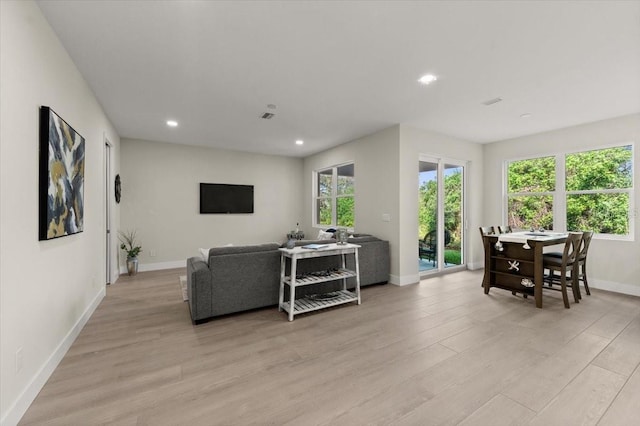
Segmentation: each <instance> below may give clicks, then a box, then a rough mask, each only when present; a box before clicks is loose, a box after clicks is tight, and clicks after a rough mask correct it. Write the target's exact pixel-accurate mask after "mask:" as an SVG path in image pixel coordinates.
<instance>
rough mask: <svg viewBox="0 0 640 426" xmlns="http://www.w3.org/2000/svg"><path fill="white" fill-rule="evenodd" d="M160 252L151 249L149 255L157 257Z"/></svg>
mask: <svg viewBox="0 0 640 426" xmlns="http://www.w3.org/2000/svg"><path fill="white" fill-rule="evenodd" d="M157 255H158V253H157V252H156V251H155V250H149V256H151V257H156V256H157Z"/></svg>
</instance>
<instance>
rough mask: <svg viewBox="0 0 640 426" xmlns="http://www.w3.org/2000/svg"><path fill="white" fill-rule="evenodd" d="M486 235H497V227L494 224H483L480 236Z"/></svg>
mask: <svg viewBox="0 0 640 426" xmlns="http://www.w3.org/2000/svg"><path fill="white" fill-rule="evenodd" d="M485 235H496V229H495V228H494V227H493V226H481V227H480V237H484V236H485Z"/></svg>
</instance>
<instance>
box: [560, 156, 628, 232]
mask: <svg viewBox="0 0 640 426" xmlns="http://www.w3.org/2000/svg"><path fill="white" fill-rule="evenodd" d="M632 162H633V151H632V149H631V145H626V146H620V147H615V148H607V149H598V150H593V151H586V152H578V153H574V154H568V155H566V156H565V173H566V178H565V181H566V199H567V230H568V231H579V230H584V229H590V230H593V231H594V232H596V233H598V234H614V235H626V234H628V233H629V211H630V204H629V203H630V195H631V190H632V187H633V166H632Z"/></svg>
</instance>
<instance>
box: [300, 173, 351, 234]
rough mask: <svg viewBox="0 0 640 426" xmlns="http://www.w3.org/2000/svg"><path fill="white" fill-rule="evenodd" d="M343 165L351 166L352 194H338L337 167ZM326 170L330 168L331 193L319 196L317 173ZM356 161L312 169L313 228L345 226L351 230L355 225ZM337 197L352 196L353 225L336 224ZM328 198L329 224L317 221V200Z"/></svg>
mask: <svg viewBox="0 0 640 426" xmlns="http://www.w3.org/2000/svg"><path fill="white" fill-rule="evenodd" d="M344 166H353V180H354V182H353V193H352V194H347V195H345V194H341V195H338V169H339V168H341V167H344ZM327 170H331V172H332V173H331V194H330V195H329V196H320V195H319V194H318V183H319V180H320V179H319V175H320V174H321V173H322V172H326V171H327ZM355 178H356V163H355V161H346V162H344V163H340V164H336V165H334V166H329V167H322V168H319V169H316V170H314V171H313V179H312V181H313V182H312V185H313V191H312V194H313V195H312V204H313V205H312V209H311V211H312V215H313V217H312V219H313V220H312V222H313V226H314V228H320V229H329V228H338V227H340V228H346V229H347V230H348V231H350V232H353V231H354V229H355V225H356V219H355V199H356V182H355ZM339 198H353V209H354V211H353V215H354V217H353V226H350V227H344V226H340V225H338V224H337V223H338V213H337V212H338V199H339ZM321 199H322V200H329V201H330V202H331V224H321V223H319V217H318V200H321Z"/></svg>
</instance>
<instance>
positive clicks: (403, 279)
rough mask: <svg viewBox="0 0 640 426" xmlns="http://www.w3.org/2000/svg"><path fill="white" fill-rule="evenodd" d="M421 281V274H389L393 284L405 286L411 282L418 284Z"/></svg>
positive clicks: (390, 281)
mask: <svg viewBox="0 0 640 426" xmlns="http://www.w3.org/2000/svg"><path fill="white" fill-rule="evenodd" d="M419 282H420V275H418V274H416V275H402V276H400V275H389V283H390V284H393V285H398V286H403V285H409V284H417V283H419Z"/></svg>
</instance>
